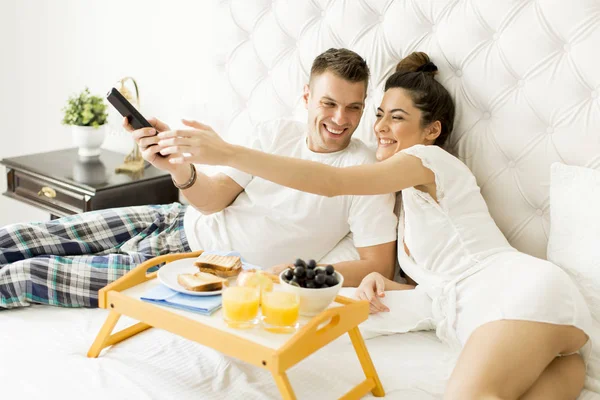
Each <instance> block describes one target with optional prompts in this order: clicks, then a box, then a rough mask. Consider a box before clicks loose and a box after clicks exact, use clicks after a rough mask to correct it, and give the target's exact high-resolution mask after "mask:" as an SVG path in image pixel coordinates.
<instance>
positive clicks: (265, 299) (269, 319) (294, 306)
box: [261, 291, 300, 333]
mask: <svg viewBox="0 0 600 400" xmlns="http://www.w3.org/2000/svg"><path fill="white" fill-rule="evenodd" d="M299 307H300V296H298V294H297V293H291V292H283V291H272V292H263V293H262V302H261V310H262V323H263V328H264V329H265V330H267V331H269V332H274V333H291V332H294V331H296V328H297V327H298V311H299Z"/></svg>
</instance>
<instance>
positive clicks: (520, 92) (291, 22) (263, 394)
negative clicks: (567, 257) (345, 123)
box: [0, 0, 600, 400]
mask: <svg viewBox="0 0 600 400" xmlns="http://www.w3.org/2000/svg"><path fill="white" fill-rule="evenodd" d="M207 9H208V3H207ZM210 12H211V15H210V17H211V18H213V19H214V21H216V25H218V26H219V31H218V32H216V34H215V37H214V38H213V40H214V43H213V46H212V47H213V52H212V54H209V55H203V59H204V60H209V61H208V62H209V63H210V64H211V69H212V73H211V74H210V75H207V76H206V77H204V78H199V79H200V83H199V84H198V85H194V86H193V87H194V89H195V90H197V89H198V88H200V89H201V90H202V93H204V94H205V95H204V96H202V98H203V100H201V101H200V102H199V104H198V107H197V108H196V109H197V110H198V112H197V115H196V116H195V117H196V118H197V119H198V120H202V121H204V122H207V123H209V124H210V125H211V126H212V127H213V128H215V130H216V131H217V132H219V133H221V134H222V136H224V138H225V139H227V140H229V141H234V142H238V143H244V139H245V137H244V134H243V133H244V132H247V131H248V130H249V129H252V126H254V125H256V124H257V123H260V122H263V121H267V120H271V119H275V118H290V119H299V120H303V119H305V114H304V110H303V107H302V105H301V98H300V93H301V88H302V85H303V83H305V82H306V80H307V77H308V72H309V70H310V65H311V62H312V59H313V58H314V57H315V56H316V55H317V54H318V53H320V52H321V51H323V50H325V49H327V48H329V47H348V48H351V49H353V50H355V51H357V52H358V53H359V54H361V55H363V56H364V57H365V58H366V60H367V62H368V63H369V65H370V67H371V74H372V76H371V81H370V86H369V93H368V98H367V108H366V111H365V114H364V117H363V120H362V122H361V125H360V126H359V129H358V130H357V132H356V133H355V137H358V138H360V139H361V140H363V141H364V142H366V143H368V144H371V145H372V144H374V139H373V137H372V135H371V127H372V126H373V121H374V115H375V107H376V105H377V104H379V100H380V99H381V95H382V86H383V83H384V80H385V77H386V76H388V75H389V74H390V73H391V72H392V71H393V68H394V67H395V65H396V63H397V61H398V60H399V59H401V58H402V57H403V56H405V55H407V54H409V53H410V52H412V51H426V52H427V53H428V54H429V55H430V56H431V57H432V59H433V60H434V62H435V63H436V64H437V65H438V67H439V69H440V73H439V75H438V78H439V79H440V81H441V82H442V83H443V84H444V85H445V86H446V87H447V88H448V89H449V91H450V93H451V94H452V95H453V96H454V98H455V101H456V104H457V120H456V124H455V131H454V132H455V133H454V136H453V138H452V140H451V142H450V144H449V148H448V149H449V151H451V152H453V153H454V154H456V155H458V156H459V157H460V158H461V159H462V160H463V161H464V162H465V163H466V164H467V165H468V167H469V168H470V169H471V170H472V171H473V172H474V174H475V175H476V177H477V180H478V183H479V185H480V187H481V190H482V193H483V195H484V197H485V199H486V201H487V204H488V206H489V208H490V211H491V213H492V216H493V217H494V219H495V220H496V222H497V224H498V226H499V227H500V228H501V230H502V231H503V232H504V234H505V235H506V237H507V238H508V240H509V241H510V242H511V244H512V245H513V246H515V247H516V248H518V249H519V250H521V251H524V252H527V253H529V254H532V255H534V256H537V257H541V258H545V257H546V249H547V242H548V236H549V226H550V219H549V208H550V204H549V200H548V189H549V168H550V165H551V164H552V163H553V162H555V161H559V162H563V163H566V164H571V165H581V166H586V167H591V168H594V169H600V140H598V137H599V135H598V128H597V127H598V126H599V124H600V103H599V91H600V74H598V72H597V71H598V67H597V66H598V65H599V64H600V63H599V62H600V55H599V54H598V52H597V48H598V43H600V5H599V4H598V2H597V1H593V0H589V1H586V0H577V1H572V2H559V1H554V0H540V1H516V0H515V1H513V0H506V1H492V0H485V1H484V0H472V1H456V0H449V1H447V0H430V1H427V0H418V1H417V0H355V1H350V0H329V1H326V0H303V1H291V0H289V1H285V0H273V1H269V0H251V1H249V0H239V1H219V2H216V3H215V2H213V3H210ZM173 39H174V40H177V38H175V37H174V38H173ZM207 99H210V102H208V101H207ZM188 109H189V108H188ZM105 318H106V310H100V309H74V310H70V309H57V308H51V307H42V306H32V307H30V308H28V309H21V310H14V311H13V310H11V311H3V312H0V360H1V361H2V362H1V364H2V366H0V395H1V396H2V397H3V398H35V397H42V396H43V397H44V398H62V399H76V398H87V399H96V398H98V399H99V398H111V399H132V398H135V399H166V398H174V399H188V398H189V399H192V398H194V399H197V398H203V399H211V398H215V399H217V398H218V399H221V398H246V399H271V398H273V399H276V398H279V395H278V391H277V388H276V386H275V384H274V383H273V381H272V379H270V375H268V373H267V372H266V371H262V370H259V369H257V368H254V367H252V366H250V365H246V364H244V363H242V362H238V361H236V360H233V359H230V358H225V357H223V356H221V355H220V354H218V353H216V352H215V351H213V350H211V349H208V348H205V347H202V346H200V345H198V344H196V343H194V342H190V341H187V340H185V339H182V338H179V337H176V336H174V335H172V334H169V333H167V332H164V331H161V330H158V329H150V330H148V331H145V332H143V333H141V334H139V335H137V336H136V337H135V338H134V339H131V340H128V341H125V342H123V343H121V344H119V345H116V346H114V347H113V348H111V349H109V350H108V351H107V352H105V353H103V354H102V356H101V357H100V358H98V359H88V358H86V352H87V350H88V348H89V346H90V344H91V343H92V341H93V340H94V338H95V336H96V334H97V332H98V329H99V328H100V326H101V325H102V323H103V321H104V319H105ZM130 322H131V321H127V320H126V319H124V320H122V321H120V324H121V325H123V324H127V323H130ZM366 343H367V346H368V349H369V351H370V353H371V356H372V358H373V361H374V363H375V366H376V368H377V370H378V372H379V374H380V377H381V379H382V383H383V385H384V388H385V389H386V392H387V397H389V398H397V399H417V400H418V399H439V398H441V396H442V393H443V389H444V385H445V382H446V379H447V377H448V374H449V372H450V371H451V368H452V360H453V359H454V356H455V354H452V352H451V351H450V350H449V349H448V348H447V347H446V346H444V345H443V344H442V343H440V341H439V340H438V339H437V338H436V336H435V334H434V333H433V332H411V333H407V334H396V335H388V336H379V337H375V338H372V339H369V340H367V342H366ZM349 346H350V344H349V343H348V340H347V339H345V338H340V339H338V340H337V341H336V342H334V343H333V344H331V345H330V346H328V347H326V348H325V349H323V350H321V351H319V352H318V353H316V354H315V355H313V356H311V357H310V358H309V359H307V360H305V361H304V362H302V363H300V364H299V365H297V366H296V367H294V368H293V369H292V370H291V371H290V374H289V377H290V380H291V383H292V385H293V386H294V388H295V390H296V391H297V392H296V393H297V395H298V397H299V398H301V399H302V398H306V399H308V398H319V399H325V398H336V397H339V396H340V395H342V394H343V393H345V392H346V391H347V390H348V388H349V387H350V385H351V384H352V382H356V381H357V379H358V377H359V374H360V373H361V370H360V368H359V364H358V361H357V360H356V358H355V356H354V354H353V352H352V351H350V347H349ZM596 368H600V364H599V365H596ZM595 388H596V390H597V386H595V385H594V384H593V382H592V383H590V381H588V382H586V389H585V390H584V391H583V392H582V394H581V396H580V399H584V400H588V399H600V394H598V393H600V392H598V393H596V392H594V391H593V390H594V389H595ZM588 389H592V390H588ZM6 395H9V396H8V397H6Z"/></svg>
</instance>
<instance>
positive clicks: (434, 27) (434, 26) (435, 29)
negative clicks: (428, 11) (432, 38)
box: [431, 25, 437, 33]
mask: <svg viewBox="0 0 600 400" xmlns="http://www.w3.org/2000/svg"><path fill="white" fill-rule="evenodd" d="M431 32H433V33H435V32H437V26H436V25H431Z"/></svg>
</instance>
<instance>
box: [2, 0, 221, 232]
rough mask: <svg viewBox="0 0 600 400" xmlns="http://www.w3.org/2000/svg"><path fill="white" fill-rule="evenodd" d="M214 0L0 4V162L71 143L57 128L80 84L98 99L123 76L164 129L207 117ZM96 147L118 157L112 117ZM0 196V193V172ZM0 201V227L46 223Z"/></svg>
mask: <svg viewBox="0 0 600 400" xmlns="http://www.w3.org/2000/svg"><path fill="white" fill-rule="evenodd" d="M216 6H217V1H216V0H196V1H194V0H186V1H182V0H171V1H159V0H143V1H142V0H118V1H117V0H105V1H92V0H60V1H46V0H0V139H1V142H0V143H1V144H0V158H6V157H12V156H18V155H24V154H31V153H36V152H44V151H51V150H57V149H62V148H67V147H72V146H71V138H70V130H69V128H68V127H65V126H63V125H61V123H60V121H61V119H62V112H61V109H62V107H63V106H64V104H65V102H66V100H67V98H68V97H69V96H70V95H71V94H73V93H75V92H78V91H80V90H82V89H83V88H84V87H85V86H88V87H89V88H90V90H91V91H92V93H94V94H98V95H104V94H105V93H106V92H107V91H108V89H109V88H110V87H111V86H113V84H114V82H116V81H117V80H118V79H120V78H122V77H124V76H128V75H131V76H133V77H135V79H136V80H137V82H138V84H139V86H140V97H141V109H142V113H143V114H144V115H146V116H157V117H159V118H160V119H163V120H165V121H167V122H168V123H170V124H171V125H172V126H177V125H178V124H179V122H178V121H179V119H180V118H196V119H199V120H206V119H207V116H206V115H205V112H204V110H205V109H206V102H207V101H208V99H206V98H205V97H203V95H202V87H203V86H204V85H205V84H206V82H207V81H208V80H209V79H210V76H211V71H212V70H213V64H214V62H213V60H207V59H206V57H203V55H205V54H207V53H208V54H210V53H211V51H210V49H211V46H212V41H211V38H214V37H215V35H216V34H217V33H216V32H217V29H215V28H214V27H213V26H212V21H213V19H212V18H211V14H212V13H213V12H214V10H216ZM110 122H111V129H110V130H111V133H110V135H109V137H108V138H107V140H106V141H105V144H104V147H105V148H109V149H112V150H117V151H121V152H123V153H127V152H128V151H129V150H130V149H131V148H132V142H131V139H130V138H129V137H128V136H127V135H126V134H125V133H124V132H123V131H122V130H121V128H120V127H119V126H118V115H116V112H114V111H113V110H111V115H110ZM0 175H1V176H0V178H1V179H0V182H1V183H0V191H1V192H4V191H5V190H6V182H5V170H4V168H3V167H0ZM48 217H49V215H48V214H47V213H45V212H42V211H40V210H37V209H35V208H34V207H31V206H27V205H23V204H21V203H19V202H17V201H14V200H12V199H8V198H6V197H4V196H1V197H0V226H4V225H7V224H9V223H15V222H23V221H35V220H42V219H48Z"/></svg>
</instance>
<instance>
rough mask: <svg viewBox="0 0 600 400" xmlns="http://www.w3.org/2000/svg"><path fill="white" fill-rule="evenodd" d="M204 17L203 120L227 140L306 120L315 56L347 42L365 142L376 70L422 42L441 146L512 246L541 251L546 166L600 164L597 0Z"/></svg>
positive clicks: (311, 8) (427, 3)
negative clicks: (367, 72) (366, 80)
mask: <svg viewBox="0 0 600 400" xmlns="http://www.w3.org/2000/svg"><path fill="white" fill-rule="evenodd" d="M208 17H210V18H212V19H213V21H215V22H216V25H218V26H219V31H218V32H216V35H215V38H214V40H215V43H214V54H209V55H207V56H206V59H207V60H210V62H212V63H214V64H215V68H216V70H215V73H214V74H212V75H211V76H210V79H209V82H208V83H207V85H206V88H205V90H206V95H207V96H206V98H210V103H209V104H207V105H206V107H207V108H206V110H205V112H206V115H207V116H208V117H207V118H205V119H207V120H208V122H209V123H211V124H212V126H213V127H214V128H215V129H216V130H217V132H219V133H221V134H222V135H223V136H224V137H225V138H226V139H227V140H230V141H235V142H243V141H244V136H245V135H247V133H248V132H249V130H250V129H251V128H252V126H253V125H255V124H256V123H258V122H262V121H265V120H270V119H275V118H293V119H299V120H302V121H305V120H306V114H305V110H304V107H303V105H302V103H301V97H300V95H301V92H302V87H303V85H304V84H305V83H306V82H307V80H308V74H309V71H310V67H311V63H312V60H313V58H314V57H315V56H316V55H317V54H319V53H320V52H322V51H324V50H326V49H327V48H330V47H347V48H350V49H352V50H354V51H356V52H358V53H359V54H361V55H362V56H363V57H365V58H366V60H367V62H368V64H369V66H370V68H371V74H372V76H371V82H370V86H369V93H368V98H367V108H366V110H365V114H364V117H363V120H362V122H361V125H360V126H359V128H358V131H357V132H356V133H355V137H358V138H360V139H362V140H363V141H365V142H366V143H368V144H373V145H374V137H373V135H372V127H373V121H374V115H375V108H376V107H377V105H379V102H380V100H381V97H382V90H383V89H382V87H383V84H384V82H385V79H386V77H387V76H389V75H390V73H391V72H392V71H393V70H394V68H395V66H396V63H397V62H398V61H399V60H400V59H401V58H403V57H404V56H406V55H407V54H409V53H410V52H412V51H425V52H427V53H428V54H429V55H430V56H431V57H432V59H433V61H434V62H435V63H436V64H437V66H438V67H439V69H440V73H439V74H438V79H439V80H440V82H442V83H443V84H444V85H445V86H446V88H447V89H448V90H449V91H450V93H451V94H452V95H453V97H454V99H455V101H456V105H457V118H456V123H455V129H454V133H453V137H452V139H451V140H450V142H449V145H448V150H449V151H450V152H452V153H453V154H455V155H457V156H458V157H459V158H460V159H461V160H463V161H464V162H465V163H466V164H467V165H468V167H469V168H470V169H471V170H472V171H473V172H474V174H475V176H476V177H477V181H478V183H479V186H480V187H481V191H482V193H483V196H484V197H485V199H486V201H487V204H488V206H489V209H490V211H491V214H492V216H493V217H494V219H495V220H496V223H497V224H498V226H499V227H500V228H501V230H502V231H503V232H504V234H505V235H506V237H507V238H508V239H509V241H510V242H511V243H512V245H514V246H515V247H517V248H518V249H519V250H522V251H525V252H527V253H530V254H532V255H535V256H538V257H544V258H545V256H546V244H547V239H548V233H549V224H550V221H549V212H548V211H549V202H548V192H549V171H550V164H551V163H553V162H555V161H560V162H564V163H567V164H575V165H582V166H588V167H592V168H596V169H600V96H599V94H600V2H598V1H597V0H572V1H560V0H536V1H517V0H468V1H467V0H465V1H463V0H460V1H457V0H329V1H328V0H273V1H271V0H231V1H221V2H219V5H218V10H217V11H216V13H215V14H214V15H211V16H208Z"/></svg>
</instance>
